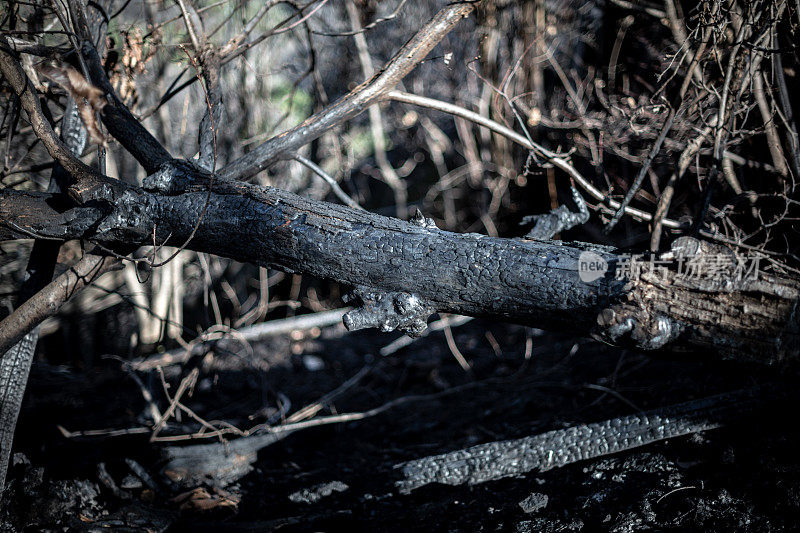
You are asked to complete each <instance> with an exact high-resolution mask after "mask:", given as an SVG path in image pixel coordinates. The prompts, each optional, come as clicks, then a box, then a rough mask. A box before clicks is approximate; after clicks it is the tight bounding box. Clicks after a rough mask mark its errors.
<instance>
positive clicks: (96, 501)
mask: <svg viewBox="0 0 800 533" xmlns="http://www.w3.org/2000/svg"><path fill="white" fill-rule="evenodd" d="M453 334H454V337H455V342H456V344H457V346H458V347H459V348H460V350H461V352H462V353H463V354H464V356H465V357H466V359H467V360H468V361H470V362H471V364H472V369H471V370H470V371H469V372H465V371H464V370H463V369H462V368H461V367H460V366H459V365H458V363H457V362H456V360H455V358H454V357H453V355H452V354H451V352H450V350H449V348H448V346H447V343H446V341H445V337H444V335H443V334H442V333H441V332H439V333H432V334H431V335H429V336H427V337H425V338H423V339H420V340H418V341H416V342H415V343H414V344H412V345H410V346H408V347H406V348H404V349H402V350H400V351H399V352H398V353H396V354H395V355H392V356H389V357H385V358H381V357H380V356H378V355H376V354H377V353H378V350H379V349H380V348H381V347H382V346H385V345H386V344H388V343H389V342H391V341H392V340H393V339H395V338H396V337H397V335H396V334H382V333H377V332H363V333H345V332H343V330H342V328H341V326H339V327H335V328H329V329H327V330H324V331H322V332H321V335H319V336H318V337H316V338H310V337H306V338H305V339H300V340H295V341H290V340H288V339H275V340H272V341H269V342H263V343H260V344H259V345H257V346H254V353H253V355H251V356H247V355H244V356H228V357H223V356H217V357H216V358H215V359H214V360H213V361H209V360H206V361H205V366H202V371H201V373H200V379H199V381H198V384H197V386H196V388H195V392H194V395H193V396H192V398H191V399H189V400H187V402H186V403H187V405H189V406H190V407H191V408H192V409H193V410H194V411H195V412H197V413H199V414H201V416H203V417H204V418H206V419H207V420H227V421H230V422H231V423H233V424H235V425H237V426H238V427H242V428H246V427H252V426H254V425H256V424H259V423H263V422H264V420H265V417H267V418H268V417H270V416H272V415H274V413H275V406H276V405H277V403H276V402H277V401H278V400H279V399H281V398H282V399H283V400H282V401H283V402H284V404H285V402H286V400H287V399H288V400H289V401H290V402H291V409H290V410H289V413H291V412H295V411H296V410H297V409H299V408H301V407H302V406H305V405H307V404H310V403H313V402H315V401H316V400H318V399H319V398H320V397H321V396H323V395H324V394H326V393H327V392H329V391H331V390H334V389H336V388H337V387H338V386H339V385H341V384H342V383H343V382H344V381H346V380H347V379H348V378H350V377H351V376H353V375H355V374H356V373H357V372H358V371H360V370H361V369H362V368H364V366H365V365H371V367H372V369H371V370H370V372H369V373H368V374H367V375H366V376H365V377H364V378H363V379H362V380H361V381H360V382H359V383H358V384H357V385H356V386H354V387H353V388H351V389H350V390H348V391H347V392H346V393H344V394H343V395H342V396H341V397H340V398H338V399H337V400H336V401H335V402H334V406H333V407H332V410H335V413H346V412H363V411H366V410H368V409H371V408H374V407H377V406H379V405H381V404H384V403H386V402H388V401H390V400H392V399H395V398H399V397H404V396H409V395H427V396H426V397H425V398H426V399H422V400H416V401H409V402H407V403H404V404H402V405H399V406H397V407H394V408H392V409H389V410H387V411H385V412H383V413H382V414H379V415H377V416H374V417H371V418H368V419H365V420H361V421H357V422H348V423H341V424H333V425H327V426H322V427H313V428H309V429H305V430H302V431H297V432H295V433H293V434H291V435H289V436H288V437H286V438H285V439H283V440H281V441H280V442H278V443H276V444H273V445H272V446H269V447H267V448H265V449H263V450H261V452H260V453H259V455H258V461H257V463H256V465H255V469H254V470H253V471H252V472H250V473H249V474H247V475H246V476H245V477H243V478H242V479H240V480H239V481H238V482H237V483H235V484H234V485H232V486H228V487H225V489H224V491H223V490H215V489H214V488H212V487H205V491H198V492H196V493H195V494H203V495H205V496H207V497H208V498H206V499H205V502H204V504H205V506H206V507H209V509H203V510H201V509H198V508H197V507H198V506H199V505H201V504H196V505H191V504H189V503H187V497H186V496H185V493H186V492H187V491H189V490H191V489H193V488H197V487H177V486H174V485H171V484H170V483H169V482H168V481H167V480H166V479H165V478H163V477H162V476H161V475H160V473H159V472H160V469H161V467H162V464H161V463H160V462H159V457H160V455H159V446H162V445H163V444H150V443H149V441H148V439H149V435H147V434H143V435H132V436H117V437H107V436H106V437H73V438H65V437H64V435H63V434H62V433H61V432H60V431H59V429H58V426H59V425H60V426H63V427H64V428H66V429H67V430H69V431H78V430H89V429H102V428H118V429H122V428H133V427H142V426H143V413H144V411H145V404H144V401H143V399H142V395H141V392H140V389H139V386H138V385H137V384H136V383H135V381H134V380H133V379H131V377H129V376H128V374H126V372H125V371H124V370H122V369H121V365H120V362H119V361H118V360H115V359H105V360H103V363H102V364H101V365H100V366H99V367H95V368H93V369H91V370H86V371H83V372H78V371H76V370H74V369H71V368H63V367H53V366H50V365H47V364H45V363H38V364H37V365H36V366H35V367H34V371H33V374H32V377H31V382H30V387H29V391H28V397H27V400H26V402H25V405H24V407H23V411H22V413H21V416H20V423H19V426H18V433H17V440H16V443H15V451H16V452H17V453H18V455H17V456H16V463H17V464H16V465H15V466H14V468H13V469H12V472H11V473H10V483H9V489H8V490H7V492H6V495H5V498H6V504H7V505H6V506H5V510H4V512H3V525H4V527H5V528H6V529H7V530H10V531H11V530H16V531H23V530H25V531H41V530H52V531H55V530H60V531H63V530H76V531H108V530H109V529H110V530H115V531H163V530H168V531H184V530H186V531H269V530H281V531H295V530H297V531H306V530H314V531H336V530H342V529H348V530H354V529H355V530H361V529H363V530H369V531H411V530H425V531H427V530H432V531H506V530H508V531H597V530H602V531H620V532H623V531H640V530H680V531H720V532H721V531H725V532H728V531H759V532H762V531H783V530H791V529H794V528H795V524H796V523H797V520H798V517H800V468H798V462H797V449H798V447H797V444H798V441H799V439H800V431H799V430H798V428H797V425H796V424H794V420H796V411H795V410H794V409H793V408H790V407H789V406H786V409H785V410H782V411H781V412H778V411H779V410H777V409H776V408H775V406H774V405H773V406H770V407H768V408H765V409H764V410H762V411H759V412H757V413H755V414H754V415H746V416H745V415H743V416H742V419H741V420H739V421H738V422H736V423H735V424H733V425H729V426H728V427H725V428H723V429H719V430H714V431H709V432H706V433H704V434H697V435H693V436H688V437H684V438H676V439H671V440H667V441H663V442H659V443H654V444H650V445H647V446H644V447H642V448H639V449H635V450H632V451H630V452H626V453H621V454H616V455H612V456H607V457H602V458H598V459H595V460H589V461H584V462H581V463H578V464H573V465H569V466H567V467H564V468H560V469H555V470H550V471H547V472H538V473H537V472H532V473H530V474H528V475H525V476H520V477H517V478H511V479H505V480H500V481H495V482H489V483H485V484H482V485H478V486H472V487H470V486H459V487H451V486H428V487H424V488H421V489H418V490H416V491H414V492H413V493H411V494H410V495H401V494H399V492H398V491H397V490H396V488H395V485H394V483H395V482H396V481H397V480H398V479H399V478H400V473H399V471H398V470H397V469H395V468H393V466H394V465H396V464H398V463H401V462H403V461H406V460H409V459H414V458H419V457H423V456H427V455H432V454H437V453H442V452H445V451H451V450H456V449H459V448H464V447H468V446H471V445H474V444H478V443H483V442H489V441H494V440H503V439H510V438H518V437H523V436H527V435H532V434H537V433H541V432H544V431H548V430H552V429H558V428H561V427H566V426H569V425H573V424H578V423H584V422H592V421H599V420H603V419H606V418H611V417H614V416H618V415H623V414H628V413H631V412H633V411H635V410H636V409H651V408H655V407H659V406H665V405H669V404H672V403H678V402H682V401H685V400H689V399H693V398H700V397H703V396H708V395H712V394H716V393H720V392H725V391H731V390H736V389H738V388H742V387H746V386H749V385H753V384H755V383H764V382H773V381H779V380H781V379H782V378H781V376H782V375H783V376H784V377H783V379H787V380H790V379H791V378H787V377H786V375H789V374H791V373H789V372H787V371H786V370H785V369H784V370H778V369H768V368H761V367H751V366H744V365H741V364H736V363H729V362H701V361H698V360H693V358H692V357H686V358H684V359H682V360H676V359H663V358H652V357H649V356H644V355H641V354H636V353H632V352H624V351H620V350H617V349H612V348H608V347H606V346H603V345H600V344H598V343H595V342H592V341H588V340H577V341H576V340H574V339H570V338H568V337H565V336H557V335H551V334H545V333H542V332H539V331H536V330H530V329H526V328H522V327H518V326H512V325H507V324H500V323H491V322H484V321H477V320H476V321H472V322H469V323H467V324H465V325H462V326H459V327H458V328H454V329H453ZM528 335H532V343H533V345H532V346H533V347H532V352H531V358H530V360H529V361H527V362H526V361H525V359H524V352H525V344H526V338H527V336H528ZM490 339H491V340H490ZM494 342H496V343H497V344H496V345H494V346H493V343H494ZM308 355H313V356H316V357H318V358H320V359H321V360H322V362H323V363H324V367H323V368H322V369H320V370H310V369H313V368H314V365H313V364H310V363H314V362H315V360H311V361H309V359H308V358H307V357H305V356H308ZM697 359H699V358H697ZM317 362H318V361H317ZM265 363H267V364H268V366H269V369H268V370H265V365H264V364H265ZM258 368H261V370H258ZM170 372H173V374H170ZM177 372H178V369H177V368H176V369H173V370H171V371H170V370H169V369H168V371H167V373H166V375H167V378H168V380H169V381H170V383H172V384H173V385H172V388H171V391H175V387H176V386H177V383H179V381H180V377H181V375H180V374H178V373H177ZM187 372H188V369H183V374H182V375H185V374H186V373H187ZM141 377H142V380H143V382H144V383H145V385H146V386H148V387H150V388H151V390H154V391H157V390H160V378H159V377H158V374H157V373H155V372H152V373H150V374H144V375H141ZM430 395H436V396H434V397H431V396H430ZM157 400H158V401H159V402H163V398H162V399H157ZM159 405H162V407H163V405H166V404H164V403H160V404H159ZM254 413H256V416H255V417H253V418H252V419H248V417H249V416H250V415H253V414H254ZM329 414H331V411H328V410H324V411H322V412H321V413H320V414H319V415H318V416H322V415H329ZM259 417H260V418H259ZM182 423H183V424H185V425H186V427H187V428H189V426H190V424H189V421H187V420H185V417H184V420H183V422H182ZM168 429H169V430H170V431H172V432H173V433H181V432H182V431H181V429H182V428H181V427H180V425H179V424H175V425H173V426H172V427H170V428H168ZM183 432H185V431H183ZM174 444H186V442H179V443H174ZM191 444H194V442H192V443H191ZM23 454H24V455H23ZM126 459H128V460H131V459H133V460H134V461H136V462H137V463H138V464H140V465H141V466H142V467H143V468H144V470H145V471H146V472H147V473H148V474H149V475H150V476H152V478H153V479H154V480H155V483H156V486H155V488H148V486H147V483H145V482H142V481H141V476H139V477H137V476H136V474H135V472H133V471H132V470H131V468H130V466H129V463H128V462H126ZM103 471H105V472H107V477H106V476H105V475H99V474H98V472H103ZM145 477H146V476H145ZM108 478H110V479H111V480H112V483H113V485H112V484H111V483H109V482H108ZM104 480H106V481H104ZM112 486H113V487H114V489H112V488H110V487H112ZM126 487H127V488H126ZM179 494H184V497H183V499H181V498H180V497H179V498H178V499H177V500H176V499H175V496H177V495H179ZM237 501H238V504H236V503H235V502H237Z"/></svg>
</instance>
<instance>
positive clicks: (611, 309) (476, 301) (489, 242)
mask: <svg viewBox="0 0 800 533" xmlns="http://www.w3.org/2000/svg"><path fill="white" fill-rule="evenodd" d="M203 177H204V174H203V173H202V172H201V171H195V170H193V169H192V168H191V167H190V165H188V164H187V163H180V162H179V163H175V164H170V165H169V166H166V167H164V168H162V170H161V171H159V172H158V173H156V174H155V175H153V176H150V177H148V178H147V180H145V187H146V188H138V187H132V186H131V187H128V188H127V190H126V191H125V193H124V194H123V195H122V196H121V197H119V198H117V200H116V201H115V203H114V204H113V205H109V204H105V203H104V202H96V203H95V204H92V205H87V206H82V207H71V208H64V207H63V206H62V207H59V205H58V202H57V201H56V200H55V198H53V197H52V196H51V195H47V194H41V193H27V192H20V191H10V190H1V191H0V239H8V238H26V237H30V236H32V235H35V236H38V237H41V238H56V239H72V238H82V239H87V240H89V241H92V242H95V243H98V244H100V245H102V246H106V247H114V246H119V245H121V244H125V245H152V244H153V243H154V242H155V243H159V244H165V245H180V244H183V243H184V242H186V240H187V239H189V238H190V236H192V235H193V237H191V240H190V242H189V243H188V248H189V249H192V250H196V251H200V252H206V253H212V254H217V255H221V256H224V257H229V258H232V259H236V260H238V261H242V262H249V263H252V264H256V265H260V266H265V267H274V268H278V269H282V270H286V271H289V272H303V273H307V274H311V275H314V276H318V277H320V278H325V279H330V280H334V281H337V282H341V283H345V284H348V285H351V286H354V287H355V290H354V296H353V298H352V300H353V302H354V304H355V305H356V306H357V308H356V309H355V310H354V311H351V312H350V313H348V314H347V315H345V324H346V325H347V326H348V327H349V328H350V329H355V328H360V327H379V328H381V329H383V330H391V329H395V328H398V329H401V330H404V331H408V332H410V333H420V332H421V331H422V329H424V327H425V324H426V322H427V319H428V317H429V316H430V315H431V314H433V313H434V312H447V313H455V314H460V315H467V316H486V317H492V318H495V319H501V320H508V321H512V322H517V323H521V324H525V325H531V326H534V327H538V328H541V329H554V330H561V331H566V332H570V333H571V334H574V335H580V336H587V335H594V336H597V337H600V338H602V339H603V340H606V341H608V342H613V343H616V344H624V345H631V346H634V347H637V348H639V349H646V350H656V349H662V348H669V349H680V350H696V351H699V353H702V354H708V355H710V354H712V353H715V354H721V355H723V356H727V357H736V358H739V359H747V360H756V361H760V362H765V363H775V362H778V361H781V360H783V359H786V358H790V357H795V356H796V355H797V354H798V347H800V323H799V320H800V319H799V318H798V316H797V313H795V307H796V302H797V301H798V295H800V290H798V287H799V285H798V283H797V281H796V280H791V279H788V278H781V277H778V276H775V275H769V274H766V273H764V272H755V273H752V274H753V276H751V277H748V278H747V279H741V280H738V281H737V280H736V279H734V274H735V272H734V271H733V270H731V268H732V265H733V267H735V266H736V263H735V261H734V260H735V259H736V257H735V256H733V253H732V252H731V251H730V250H727V249H725V248H722V247H721V246H718V245H711V244H709V243H703V242H700V241H697V240H695V239H691V238H682V239H679V240H678V241H676V248H675V250H674V251H673V252H670V254H667V255H671V256H672V259H671V260H670V261H667V263H669V264H668V265H665V264H661V265H658V264H656V265H654V267H653V268H649V269H648V268H647V265H648V264H651V263H652V262H651V263H648V260H645V261H644V262H643V263H642V264H637V265H638V266H637V265H634V263H632V262H631V258H630V257H628V256H626V255H624V254H617V253H615V251H614V250H612V249H610V248H607V247H601V246H596V245H589V244H581V243H574V244H565V243H561V242H557V241H535V240H526V239H499V238H492V237H487V236H485V235H478V234H474V233H468V234H457V233H452V232H448V231H442V230H439V229H438V228H436V226H435V225H434V224H433V223H432V221H431V220H430V219H426V218H425V217H423V216H421V215H419V214H418V215H417V216H415V217H414V218H412V220H411V221H409V222H406V221H402V220H398V219H393V218H388V217H383V216H380V215H375V214H372V213H368V212H365V211H360V210H354V209H350V208H348V207H345V206H340V205H334V204H329V203H326V202H319V201H313V200H308V199H305V198H302V197H300V196H297V195H294V194H291V193H288V192H285V191H281V190H279V189H274V188H271V187H263V186H257V185H251V184H245V183H229V182H221V183H215V184H214V190H213V191H212V192H211V193H210V195H209V192H208V190H207V187H208V185H207V182H205V181H203ZM176 189H177V190H176ZM180 189H184V191H181V190H180ZM201 213H203V215H202V216H201ZM198 221H199V224H198ZM195 227H196V228H197V229H196V231H194V228H195ZM666 257H667V256H659V257H653V258H651V259H653V261H655V262H656V263H664V261H665V260H666ZM687 258H690V259H691V258H693V259H692V260H693V261H695V262H697V261H699V260H703V261H706V262H707V263H708V264H712V263H714V262H715V261H716V262H717V264H718V266H719V263H720V261H722V263H725V265H723V266H725V269H720V268H717V269H716V270H714V271H712V272H711V273H710V275H707V276H706V275H703V276H697V275H694V276H687V272H683V273H682V274H681V273H680V272H679V271H676V270H675V267H676V265H677V266H678V267H680V265H681V264H682V263H680V261H679V260H681V259H683V260H685V259H687ZM723 260H724V261H723ZM686 264H691V261H690V262H689V263H686ZM634 266H637V268H636V269H634V268H633V267H634ZM584 267H586V268H597V269H601V270H602V271H597V272H596V274H597V277H592V278H591V279H589V278H585V276H583V275H582V274H581V272H580V269H581V268H584ZM726 269H727V270H726ZM584 274H586V273H584ZM695 274H697V272H695Z"/></svg>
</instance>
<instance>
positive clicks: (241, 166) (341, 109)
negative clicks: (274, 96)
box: [220, 3, 474, 180]
mask: <svg viewBox="0 0 800 533" xmlns="http://www.w3.org/2000/svg"><path fill="white" fill-rule="evenodd" d="M473 8H474V6H473V5H472V4H469V3H458V4H453V5H450V6H447V7H445V8H444V9H442V10H441V11H440V12H439V13H437V14H436V16H434V17H433V19H431V21H430V22H428V23H427V24H426V25H425V26H424V27H423V28H422V29H421V30H420V31H419V32H418V33H417V34H416V35H415V36H414V37H412V38H411V40H410V41H408V43H406V44H405V46H403V47H402V48H401V49H400V51H399V52H398V53H397V54H395V56H394V57H393V58H392V59H391V61H389V63H387V64H386V66H385V67H384V68H383V70H382V71H381V72H379V73H378V74H376V75H375V76H374V77H373V78H372V79H370V80H367V81H366V82H364V83H362V84H361V85H359V86H358V87H356V88H355V89H353V90H352V91H351V92H350V93H348V94H347V95H346V96H344V97H343V98H342V99H340V100H339V101H337V102H335V103H334V104H332V105H330V106H329V107H327V108H326V109H324V110H322V111H320V112H319V113H317V114H315V115H313V116H312V117H310V118H308V119H307V120H305V121H304V122H303V123H302V124H300V125H298V126H296V127H294V128H292V129H291V130H289V131H286V132H284V133H281V134H280V135H277V136H275V137H272V138H271V139H269V140H267V141H266V142H264V143H263V144H261V145H260V146H258V147H256V148H255V149H254V150H253V151H252V152H250V153H248V154H246V155H244V156H242V157H240V158H239V159H237V160H235V161H233V162H232V163H230V164H229V165H228V166H226V167H225V168H223V169H222V170H220V175H221V176H222V178H224V179H228V180H237V179H246V178H249V177H251V176H253V175H255V174H257V173H258V172H260V171H262V170H264V169H265V168H267V167H268V166H269V165H270V164H271V163H273V162H274V161H275V160H277V159H281V158H292V157H293V156H294V154H292V152H294V151H295V150H297V149H298V148H300V147H301V146H304V145H305V144H307V143H309V142H311V141H313V140H314V139H316V138H318V137H319V136H320V135H322V134H323V133H325V132H326V131H328V130H329V129H331V128H332V127H334V126H335V125H337V124H340V123H342V122H344V121H346V120H349V119H351V118H353V117H354V116H356V115H358V114H360V113H362V112H363V111H364V110H365V109H367V107H368V106H370V105H372V104H375V103H377V102H379V101H380V100H382V99H383V98H384V97H385V95H386V93H387V92H388V91H389V90H391V89H392V88H393V87H394V86H395V85H396V84H397V83H398V82H399V81H400V80H402V79H403V78H404V77H405V76H406V75H407V74H408V73H409V72H411V70H412V69H413V68H414V67H415V66H416V65H417V64H418V63H419V62H420V61H422V60H423V59H424V58H425V57H426V56H427V55H428V52H430V51H431V50H432V49H433V47H434V46H436V44H438V43H439V41H441V40H442V39H443V38H444V36H445V35H447V34H448V33H449V32H450V30H452V29H453V28H454V27H455V26H456V24H458V23H459V22H460V21H461V19H463V18H464V17H466V16H467V15H469V14H470V13H471V12H472V10H473Z"/></svg>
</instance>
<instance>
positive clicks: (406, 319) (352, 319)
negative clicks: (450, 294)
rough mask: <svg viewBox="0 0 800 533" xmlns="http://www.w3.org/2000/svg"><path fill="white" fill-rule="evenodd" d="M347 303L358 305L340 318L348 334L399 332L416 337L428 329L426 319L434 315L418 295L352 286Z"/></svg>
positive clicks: (433, 310)
mask: <svg viewBox="0 0 800 533" xmlns="http://www.w3.org/2000/svg"><path fill="white" fill-rule="evenodd" d="M347 300H348V301H361V303H362V306H361V307H359V308H357V309H354V310H352V311H350V312H349V313H347V314H346V315H344V318H343V320H344V325H345V327H346V328H347V329H348V331H355V330H358V329H365V328H379V329H380V330H381V331H394V330H395V329H399V330H400V331H402V332H403V333H406V334H408V335H410V336H412V337H417V336H419V335H421V334H422V332H423V331H425V328H427V327H428V317H430V315H431V314H433V313H434V312H435V309H433V308H432V307H431V306H430V305H428V304H427V303H425V302H424V301H423V300H421V299H420V298H419V297H418V296H416V295H414V294H409V293H407V292H378V291H375V290H372V289H369V288H367V287H356V288H355V289H354V290H353V292H352V293H351V294H349V295H348V296H347Z"/></svg>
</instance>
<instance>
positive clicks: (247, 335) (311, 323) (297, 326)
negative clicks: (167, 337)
mask: <svg viewBox="0 0 800 533" xmlns="http://www.w3.org/2000/svg"><path fill="white" fill-rule="evenodd" d="M347 311H349V309H348V308H345V309H334V310H332V311H322V312H319V313H312V314H310V315H300V316H294V317H290V318H284V319H280V320H270V321H268V322H261V323H259V324H253V325H252V326H247V327H244V328H239V329H237V330H236V335H235V337H233V338H232V339H231V340H233V341H234V342H235V341H237V340H241V341H247V342H254V341H259V340H261V339H265V338H267V337H272V336H276V335H287V334H289V333H291V332H292V331H297V330H300V331H305V330H309V329H311V328H315V327H317V328H322V327H326V326H332V325H334V324H338V323H339V322H341V320H342V316H344V314H345V313H346V312H347ZM219 341H220V339H219V338H214V339H204V338H201V339H199V340H198V342H193V343H192V346H191V347H189V348H176V349H174V350H168V351H166V352H164V353H159V354H155V355H151V356H149V357H146V358H143V359H140V360H138V361H134V362H132V363H131V368H133V369H134V370H138V371H146V370H153V369H155V368H157V367H160V366H161V367H163V366H169V365H177V364H182V363H185V362H186V361H188V360H189V359H191V358H192V357H194V356H196V355H200V354H201V353H203V352H204V351H205V350H206V349H207V348H208V345H209V344H212V343H216V342H219Z"/></svg>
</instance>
